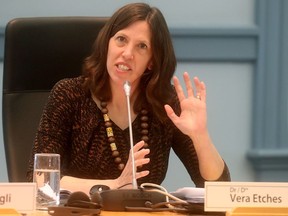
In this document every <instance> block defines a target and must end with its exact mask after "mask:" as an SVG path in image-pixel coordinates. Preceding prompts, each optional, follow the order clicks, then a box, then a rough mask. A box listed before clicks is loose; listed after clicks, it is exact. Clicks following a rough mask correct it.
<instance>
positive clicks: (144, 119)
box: [140, 116, 148, 122]
mask: <svg viewBox="0 0 288 216" xmlns="http://www.w3.org/2000/svg"><path fill="white" fill-rule="evenodd" d="M140 119H141V121H144V122H147V121H148V116H141V118H140Z"/></svg>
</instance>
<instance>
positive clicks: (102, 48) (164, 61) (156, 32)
mask: <svg viewBox="0 0 288 216" xmlns="http://www.w3.org/2000/svg"><path fill="white" fill-rule="evenodd" d="M136 21H146V22H147V23H148V25H149V26H150V30H151V34H152V37H151V46H152V69H151V70H148V69H146V71H145V72H144V73H143V75H142V77H141V80H140V84H139V92H140V93H139V94H138V97H137V98H136V101H135V103H134V107H133V109H134V112H135V113H139V111H140V110H141V109H142V108H143V107H144V108H146V109H148V110H150V111H153V113H154V114H155V115H156V116H157V117H158V118H159V119H160V121H162V122H163V121H164V120H165V119H166V118H167V115H166V112H165V110H164V104H171V97H172V93H173V89H172V86H171V83H170V82H171V78H172V76H173V74H174V71H175V68H176V58H175V53H174V48H173V45H172V40H171V36H170V32H169V30H168V27H167V24H166V21H165V18H164V16H163V14H162V13H161V11H160V10H159V9H157V8H155V7H150V6H149V5H148V4H146V3H131V4H128V5H125V6H123V7H121V8H120V9H118V10H117V11H116V12H115V13H114V14H113V15H112V17H111V18H110V19H109V20H108V22H107V23H106V24H105V26H104V27H103V28H102V29H101V31H100V33H99V34H98V37H97V39H96V40H95V43H94V45H93V49H92V53H91V55H90V56H88V57H87V58H86V59H85V62H84V68H83V75H84V77H85V78H86V82H85V86H86V88H87V90H89V91H91V92H93V94H94V95H95V96H96V97H97V98H98V99H99V100H102V101H110V100H111V99H112V92H111V88H110V83H109V75H108V72H107V67H106V61H107V53H108V44H109V40H110V38H111V37H113V36H114V35H115V34H116V33H117V32H118V31H120V30H122V29H124V28H126V27H128V26H129V25H131V24H132V23H134V22H136Z"/></svg>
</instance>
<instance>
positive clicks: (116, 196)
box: [100, 189, 166, 211]
mask: <svg viewBox="0 0 288 216" xmlns="http://www.w3.org/2000/svg"><path fill="white" fill-rule="evenodd" d="M100 196H101V198H102V209H103V210H105V211H126V210H127V208H129V207H149V206H147V204H148V205H149V204H152V205H153V204H157V203H162V202H166V196H165V195H164V194H161V193H158V192H156V191H149V190H141V189H117V190H105V191H102V192H101V193H100ZM129 211H131V210H129Z"/></svg>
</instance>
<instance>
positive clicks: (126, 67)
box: [116, 64, 130, 71]
mask: <svg viewBox="0 0 288 216" xmlns="http://www.w3.org/2000/svg"><path fill="white" fill-rule="evenodd" d="M116 66H117V68H118V69H119V70H122V71H128V70H130V68H129V67H128V66H127V65H123V64H118V65H116Z"/></svg>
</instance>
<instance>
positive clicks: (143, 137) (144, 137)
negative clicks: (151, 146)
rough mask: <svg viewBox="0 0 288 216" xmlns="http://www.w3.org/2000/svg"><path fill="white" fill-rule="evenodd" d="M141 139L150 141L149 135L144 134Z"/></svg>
mask: <svg viewBox="0 0 288 216" xmlns="http://www.w3.org/2000/svg"><path fill="white" fill-rule="evenodd" d="M141 139H142V140H143V141H144V142H148V140H149V137H148V136H142V137H141Z"/></svg>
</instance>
